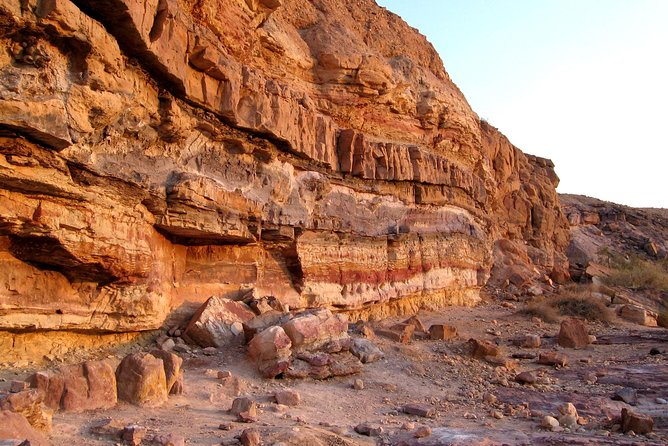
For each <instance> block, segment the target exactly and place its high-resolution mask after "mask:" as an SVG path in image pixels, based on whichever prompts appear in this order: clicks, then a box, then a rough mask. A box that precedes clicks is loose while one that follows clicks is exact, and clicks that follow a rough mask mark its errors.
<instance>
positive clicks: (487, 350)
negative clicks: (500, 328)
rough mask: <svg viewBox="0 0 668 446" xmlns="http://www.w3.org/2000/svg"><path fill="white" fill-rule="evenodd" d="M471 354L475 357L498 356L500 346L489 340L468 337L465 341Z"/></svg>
mask: <svg viewBox="0 0 668 446" xmlns="http://www.w3.org/2000/svg"><path fill="white" fill-rule="evenodd" d="M466 344H467V346H468V348H469V351H470V353H471V356H473V357H474V358H477V359H483V358H484V357H486V356H500V355H501V348H500V347H499V346H498V345H496V344H494V343H493V342H490V341H485V340H479V339H473V338H471V339H469V340H468V342H467V343H466Z"/></svg>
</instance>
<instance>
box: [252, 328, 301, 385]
mask: <svg viewBox="0 0 668 446" xmlns="http://www.w3.org/2000/svg"><path fill="white" fill-rule="evenodd" d="M290 347H292V342H291V341H290V338H289V337H288V335H287V334H285V331H284V330H283V328H281V327H278V326H273V327H270V328H268V329H266V330H264V331H262V332H260V333H258V334H256V335H255V337H254V338H253V339H252V340H251V341H250V342H249V343H248V349H247V351H248V356H249V357H250V358H251V359H252V360H253V361H255V363H256V364H257V367H258V370H259V371H260V373H261V374H262V376H264V377H265V378H274V377H276V376H278V375H280V374H281V373H283V372H285V371H286V370H287V369H288V367H289V366H290V360H291V355H292V352H291V350H290Z"/></svg>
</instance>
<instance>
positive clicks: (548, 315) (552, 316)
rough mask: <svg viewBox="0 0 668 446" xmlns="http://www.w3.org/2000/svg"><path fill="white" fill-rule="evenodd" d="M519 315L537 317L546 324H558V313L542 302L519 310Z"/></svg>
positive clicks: (535, 302) (536, 302) (533, 303)
mask: <svg viewBox="0 0 668 446" xmlns="http://www.w3.org/2000/svg"><path fill="white" fill-rule="evenodd" d="M520 314H524V315H526V316H531V317H537V318H539V319H541V320H542V321H544V322H548V323H557V322H559V313H558V312H557V310H555V309H554V308H553V307H551V306H550V305H548V303H547V302H545V301H544V300H538V301H534V302H531V303H529V304H527V306H526V307H524V308H522V309H521V310H520Z"/></svg>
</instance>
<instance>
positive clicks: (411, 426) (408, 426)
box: [401, 422, 415, 431]
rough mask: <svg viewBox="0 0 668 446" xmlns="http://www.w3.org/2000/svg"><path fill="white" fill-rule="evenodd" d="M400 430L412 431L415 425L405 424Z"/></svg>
mask: <svg viewBox="0 0 668 446" xmlns="http://www.w3.org/2000/svg"><path fill="white" fill-rule="evenodd" d="M401 428H402V429H403V430H405V431H412V430H413V429H415V423H411V422H406V423H404V424H402V425H401Z"/></svg>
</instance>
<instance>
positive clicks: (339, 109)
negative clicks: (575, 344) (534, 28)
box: [0, 0, 567, 345]
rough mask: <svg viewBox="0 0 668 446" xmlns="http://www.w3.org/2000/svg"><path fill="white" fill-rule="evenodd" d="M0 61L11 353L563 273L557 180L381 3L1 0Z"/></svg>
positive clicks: (401, 301) (436, 297) (0, 243)
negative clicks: (176, 324)
mask: <svg viewBox="0 0 668 446" xmlns="http://www.w3.org/2000/svg"><path fill="white" fill-rule="evenodd" d="M0 39H1V40H2V46H3V48H5V49H6V50H5V51H3V52H1V54H0V98H1V100H0V262H1V263H2V265H0V329H2V330H5V333H3V334H2V336H0V339H11V343H12V345H13V344H14V343H16V342H17V339H18V342H19V343H20V342H21V340H20V338H21V336H23V335H26V336H28V335H34V333H35V332H46V331H58V332H76V333H78V334H82V333H83V334H90V335H95V336H100V335H104V336H113V335H117V334H124V333H135V332H139V331H143V330H150V329H155V328H158V327H160V326H161V325H162V324H163V323H164V321H165V320H166V319H167V318H169V317H172V318H177V317H181V316H185V315H190V314H192V312H193V311H194V310H195V309H196V308H197V307H198V306H199V305H200V304H201V303H202V302H204V301H205V300H206V299H208V298H209V297H211V296H220V297H226V298H232V299H236V298H238V297H240V296H242V295H243V294H244V293H245V292H246V291H247V290H248V289H250V288H255V289H257V290H258V291H259V292H260V293H261V295H272V296H275V297H276V298H277V299H279V300H280V301H281V302H282V303H283V304H284V305H287V306H289V307H290V308H308V307H317V306H327V307H331V308H333V309H338V310H345V311H349V312H351V314H354V315H355V316H356V317H362V318H364V317H370V316H372V315H373V314H383V313H384V312H387V311H391V312H402V311H408V310H412V309H415V308H417V307H419V306H424V305H428V306H429V305H430V306H438V305H444V304H453V303H456V304H474V303H475V302H476V301H477V300H478V299H479V290H480V288H481V287H482V286H483V285H485V284H486V283H487V281H488V278H489V276H490V271H499V274H498V275H499V276H500V277H501V276H503V274H507V271H508V269H509V268H510V269H513V268H515V266H516V265H520V267H519V268H520V269H521V271H520V272H521V273H524V274H529V276H530V278H536V279H542V278H545V277H546V276H549V275H551V276H552V277H553V278H556V279H563V278H564V277H565V274H567V270H566V264H565V260H564V257H563V255H562V254H561V250H562V249H563V247H564V246H565V243H566V234H567V231H566V229H565V227H566V225H565V220H564V218H563V216H562V215H561V213H560V210H559V206H558V202H557V198H556V194H555V191H554V187H555V186H556V184H557V181H558V179H557V178H556V176H555V174H554V171H553V166H552V164H551V163H550V162H549V161H548V160H543V159H539V158H535V157H531V156H527V155H524V154H523V153H522V152H521V151H520V150H518V149H517V148H515V147H514V146H512V144H510V143H509V142H508V140H507V139H506V138H505V137H503V135H501V134H500V133H499V132H498V131H497V130H496V129H494V128H493V127H491V126H489V125H488V124H486V123H484V122H481V121H480V120H479V119H478V117H477V116H476V115H475V113H473V111H472V110H471V109H470V107H469V105H468V104H467V102H466V100H465V98H464V96H463V95H462V94H461V92H460V91H459V90H458V89H457V87H456V86H455V85H454V84H453V83H452V81H451V80H450V78H449V77H448V75H447V73H446V72H445V70H444V68H443V65H442V63H441V61H440V59H439V57H438V55H437V54H436V52H435V51H434V49H433V48H432V47H431V45H430V44H429V43H428V42H427V41H426V40H425V38H424V37H423V36H421V35H420V34H419V33H417V32H416V31H415V30H413V29H411V28H410V27H408V26H407V25H406V24H405V23H404V22H403V21H402V20H401V19H400V18H399V17H397V16H395V15H393V14H392V13H390V12H388V11H386V10H384V9H382V8H379V7H378V6H377V5H376V4H375V3H374V2H373V1H371V0H344V1H334V0H317V1H306V0H282V1H281V0H276V1H273V0H272V1H270V0H243V1H242V0H199V1H190V0H182V1H177V0H149V1H144V2H137V1H134V0H103V1H87V0H73V1H70V0H49V1H46V0H27V1H18V0H2V1H0ZM495 260H496V265H495V266H494V269H492V266H493V265H494V264H495ZM513 272H517V271H514V270H513ZM502 281H503V280H502ZM523 285H524V284H523ZM8 342H9V341H8Z"/></svg>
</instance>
